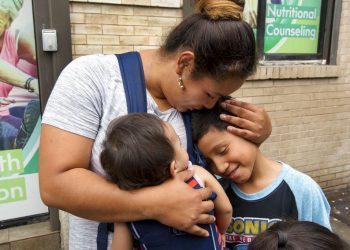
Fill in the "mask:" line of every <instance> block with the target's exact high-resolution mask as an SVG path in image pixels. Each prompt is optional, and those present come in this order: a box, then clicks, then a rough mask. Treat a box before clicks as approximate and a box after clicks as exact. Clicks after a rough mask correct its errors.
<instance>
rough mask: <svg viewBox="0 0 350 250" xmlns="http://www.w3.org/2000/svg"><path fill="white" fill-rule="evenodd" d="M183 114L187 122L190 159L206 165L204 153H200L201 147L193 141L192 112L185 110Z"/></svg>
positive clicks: (194, 162) (196, 163)
mask: <svg viewBox="0 0 350 250" xmlns="http://www.w3.org/2000/svg"><path fill="white" fill-rule="evenodd" d="M181 114H182V118H183V121H184V124H185V129H186V137H187V153H188V156H189V158H190V161H191V162H192V163H193V164H195V165H199V166H202V167H206V163H205V160H204V157H203V155H202V154H201V153H200V151H199V149H198V148H197V147H196V145H194V144H193V141H192V130H191V113H190V112H184V113H181Z"/></svg>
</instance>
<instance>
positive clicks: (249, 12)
mask: <svg viewBox="0 0 350 250" xmlns="http://www.w3.org/2000/svg"><path fill="white" fill-rule="evenodd" d="M243 16H244V21H246V22H247V23H249V25H250V26H251V27H252V28H253V31H254V35H255V37H256V30H257V16H258V0H246V1H245V5H244V11H243Z"/></svg>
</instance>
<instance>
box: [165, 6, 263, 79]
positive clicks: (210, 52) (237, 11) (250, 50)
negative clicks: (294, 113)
mask: <svg viewBox="0 0 350 250" xmlns="http://www.w3.org/2000/svg"><path fill="white" fill-rule="evenodd" d="M244 2H245V1H244V0H235V1H234V0H199V1H197V3H196V9H197V11H196V13H195V14H193V15H191V16H189V17H187V18H185V19H184V20H183V21H182V22H181V23H180V24H179V25H177V26H176V27H175V28H174V29H173V30H172V31H171V33H170V34H169V35H168V37H167V39H166V41H165V43H164V44H163V46H162V47H161V51H162V52H163V53H164V54H165V55H167V54H172V53H175V52H177V51H179V50H182V49H189V50H191V51H192V52H193V53H194V55H195V61H194V69H193V71H192V76H193V77H195V78H198V77H201V76H209V77H213V78H214V79H217V80H220V79H226V78H228V77H232V76H238V77H240V78H242V79H246V78H247V77H248V76H250V75H252V74H253V73H254V72H255V70H256V63H257V55H256V44H255V37H254V33H253V30H252V28H251V27H250V26H249V24H248V23H246V22H245V21H243V20H242V18H243V8H244Z"/></svg>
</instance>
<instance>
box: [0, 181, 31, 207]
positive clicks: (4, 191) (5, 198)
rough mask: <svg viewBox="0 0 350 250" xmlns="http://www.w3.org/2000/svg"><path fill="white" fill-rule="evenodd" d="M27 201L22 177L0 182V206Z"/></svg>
mask: <svg viewBox="0 0 350 250" xmlns="http://www.w3.org/2000/svg"><path fill="white" fill-rule="evenodd" d="M26 199H27V192H26V184H25V179H24V177H20V178H11V179H5V180H0V204H3V203H10V202H15V201H23V200H26Z"/></svg>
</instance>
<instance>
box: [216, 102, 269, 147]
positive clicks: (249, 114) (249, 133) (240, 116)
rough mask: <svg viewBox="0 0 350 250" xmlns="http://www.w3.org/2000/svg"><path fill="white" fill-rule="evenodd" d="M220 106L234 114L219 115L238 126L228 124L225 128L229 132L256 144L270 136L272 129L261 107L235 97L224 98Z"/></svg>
mask: <svg viewBox="0 0 350 250" xmlns="http://www.w3.org/2000/svg"><path fill="white" fill-rule="evenodd" d="M222 107H223V108H224V109H226V110H227V111H229V112H231V113H233V114H235V115H236V116H228V115H223V114H222V115H220V118H221V119H222V120H224V121H227V122H229V123H231V124H232V125H234V126H238V127H239V128H237V127H233V126H228V127H227V130H228V131H229V132H231V133H233V134H235V135H237V136H239V137H242V138H244V139H247V140H249V141H251V142H253V143H255V144H257V145H260V144H261V143H263V142H264V141H265V140H266V139H267V138H268V137H269V136H270V134H271V131H272V126H271V121H270V118H269V116H268V114H267V112H266V111H265V110H264V109H263V108H261V107H259V106H256V105H254V104H252V103H247V102H241V101H237V100H236V99H230V100H226V101H225V102H224V103H223V104H222Z"/></svg>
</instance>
